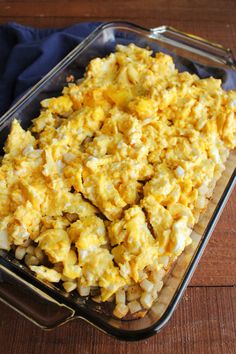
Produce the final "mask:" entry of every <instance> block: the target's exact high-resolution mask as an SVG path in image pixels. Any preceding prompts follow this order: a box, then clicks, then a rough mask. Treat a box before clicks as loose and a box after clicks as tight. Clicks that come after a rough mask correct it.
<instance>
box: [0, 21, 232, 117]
mask: <svg viewBox="0 0 236 354" xmlns="http://www.w3.org/2000/svg"><path fill="white" fill-rule="evenodd" d="M99 24H100V23H98V22H91V23H80V24H76V25H73V26H71V27H67V28H64V29H42V30H39V29H34V28H31V27H25V26H22V25H19V24H17V23H9V24H6V25H2V26H0V48H1V51H0V116H1V115H2V114H3V113H4V112H6V111H7V109H8V108H9V107H10V106H11V104H12V103H14V102H15V101H16V100H17V99H18V98H19V97H20V96H21V95H22V94H23V93H25V92H26V91H27V90H28V89H29V88H30V87H32V86H33V85H34V84H35V83H37V82H38V81H39V80H40V79H41V78H42V77H43V76H44V75H45V74H46V73H47V72H48V71H49V70H50V69H52V68H53V67H54V66H55V65H56V64H57V63H58V62H59V61H60V60H61V59H62V58H64V57H65V56H66V54H68V53H69V52H70V51H71V50H72V49H73V48H74V47H75V46H76V45H78V44H79V43H80V42H81V41H82V40H83V39H84V38H85V37H87V36H88V35H89V34H90V33H91V32H92V31H93V30H94V29H95V28H96V27H97V26H98V25H99ZM120 35H121V36H122V34H120ZM126 42H127V39H126V37H125V36H124V38H122V43H123V44H128V42H127V43H126ZM156 48H157V50H159V47H158V45H156ZM167 53H168V51H167ZM174 60H175V64H176V66H177V68H178V69H179V70H180V71H185V70H187V71H189V72H190V73H196V74H197V75H199V76H200V77H201V78H204V77H209V76H214V77H216V78H219V79H221V80H222V83H223V87H224V89H233V88H234V89H235V88H236V72H235V71H233V70H225V69H217V68H214V67H206V66H203V65H200V64H197V63H195V62H192V61H190V60H187V59H183V58H181V57H179V56H177V55H176V56H175V58H174Z"/></svg>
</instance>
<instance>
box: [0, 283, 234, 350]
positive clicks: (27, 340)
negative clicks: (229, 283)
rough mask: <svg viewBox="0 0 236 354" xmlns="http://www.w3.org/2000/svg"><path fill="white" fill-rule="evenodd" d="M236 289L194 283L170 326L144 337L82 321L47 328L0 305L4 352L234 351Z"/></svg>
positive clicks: (0, 324) (0, 337) (0, 331)
mask: <svg viewBox="0 0 236 354" xmlns="http://www.w3.org/2000/svg"><path fill="white" fill-rule="evenodd" d="M235 299H236V288H235V287H229V288H212V287H210V288H189V289H187V292H186V295H185V296H184V297H183V299H182V302H181V303H180V305H179V307H178V309H177V310H176V312H175V313H174V315H173V317H172V319H171V320H170V322H169V323H168V324H167V326H166V327H165V328H164V329H163V330H162V331H161V332H160V333H158V334H157V335H155V336H154V337H151V338H149V339H147V340H143V341H141V342H136V343H129V342H120V341H117V340H116V339H114V338H111V337H109V336H107V335H105V334H103V333H101V332H100V331H98V330H97V329H95V328H93V327H91V326H90V325H89V324H86V323H85V322H83V321H81V320H75V321H72V322H71V323H68V324H66V325H63V326H62V327H59V328H57V329H55V330H53V331H50V332H45V331H42V330H41V329H39V328H37V327H36V326H34V325H32V324H31V323H30V322H28V321H27V320H25V319H23V318H22V317H20V316H19V315H18V314H16V313H15V312H14V311H13V310H11V309H9V308H7V307H6V306H5V305H3V304H0V312H1V319H0V343H1V353H4V354H8V353H11V354H26V353H27V354H39V353H45V354H46V353H48V354H62V353H70V354H73V353H74V354H75V353H93V354H100V353H102V354H108V353H109V354H110V353H112V352H113V353H119V354H131V353H132V354H133V353H135V352H138V353H140V354H142V353H145V354H146V353H165V354H173V353H184V354H201V353H202V354H208V353H209V354H221V353H222V354H233V353H235V348H236V336H235V333H236V300H235Z"/></svg>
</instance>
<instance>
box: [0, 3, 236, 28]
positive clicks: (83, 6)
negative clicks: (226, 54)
mask: <svg viewBox="0 0 236 354" xmlns="http://www.w3.org/2000/svg"><path fill="white" fill-rule="evenodd" d="M188 4H189V2H188V1H184V2H183V3H182V2H181V1H179V2H176V1H174V0H172V1H165V0H162V1H159V2H157V1H155V0H146V1H142V2H141V1H140V2H139V6H137V2H136V1H135V0H132V1H126V0H120V1H118V2H116V4H115V9H114V2H113V1H111V0H110V1H106V2H105V3H104V2H103V1H101V0H100V1H83V2H82V1H80V2H79V1H70V2H68V1H60V2H58V3H57V4H55V1H52V0H51V1H47V4H46V6H45V2H40V1H37V2H36V1H31V2H24V1H22V2H15V1H13V2H8V1H5V2H2V3H1V16H2V17H4V16H6V17H8V16H13V17H16V16H20V15H21V16H25V17H32V16H33V17H34V16H35V15H36V14H37V15H38V16H46V17H48V16H53V17H57V16H61V15H62V14H63V17H75V16H79V17H84V18H91V17H94V16H96V17H98V18H104V17H113V18H114V17H116V18H121V17H123V18H129V19H130V20H131V19H132V18H137V17H140V18H156V17H158V16H160V18H163V20H167V19H170V18H172V19H175V20H176V19H177V20H179V19H180V18H181V19H183V20H185V19H188V21H195V20H196V19H198V20H199V19H201V22H204V21H212V20H214V22H215V23H216V22H217V23H219V24H220V23H225V22H226V19H227V22H228V23H230V22H231V23H234V19H235V2H234V1H226V2H224V1H220V0H218V1H217V4H214V6H212V7H211V9H210V11H209V5H208V4H207V3H206V2H205V1H200V2H197V1H193V2H192V3H191V7H190V6H188ZM114 10H115V13H114ZM206 10H208V11H206Z"/></svg>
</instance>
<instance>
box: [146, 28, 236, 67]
mask: <svg viewBox="0 0 236 354" xmlns="http://www.w3.org/2000/svg"><path fill="white" fill-rule="evenodd" d="M150 36H151V37H153V38H157V39H159V40H161V41H162V42H165V43H168V44H171V45H174V46H175V47H178V48H180V49H184V50H187V51H189V52H192V53H194V54H197V55H201V56H204V57H206V58H208V59H211V60H214V61H216V62H218V63H219V62H220V63H223V64H225V65H228V66H230V67H231V68H232V69H236V60H235V58H234V55H233V53H232V50H231V49H230V48H224V47H223V46H221V45H220V44H216V43H212V42H210V41H208V40H206V39H203V38H201V37H198V36H195V35H192V34H188V33H185V32H181V31H178V30H176V29H175V28H172V27H168V26H161V27H156V28H152V29H151V35H150Z"/></svg>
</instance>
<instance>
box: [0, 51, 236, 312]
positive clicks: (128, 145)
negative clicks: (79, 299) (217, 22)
mask: <svg viewBox="0 0 236 354" xmlns="http://www.w3.org/2000/svg"><path fill="white" fill-rule="evenodd" d="M41 107H42V108H41V112H40V115H39V116H38V117H37V118H35V119H34V120H33V122H32V127H31V128H30V129H29V130H27V131H25V130H24V129H23V128H22V127H21V125H20V122H18V121H17V120H14V121H13V123H12V127H11V132H10V134H9V136H8V139H7V141H6V144H5V148H4V150H5V155H4V156H3V159H2V163H1V167H0V186H1V188H0V248H2V249H5V250H10V249H12V250H13V251H14V252H15V256H16V258H18V259H24V261H25V263H26V264H27V265H28V266H29V267H30V269H31V270H32V271H33V272H34V273H35V274H36V276H37V277H38V278H39V279H41V280H44V281H49V282H55V283H57V282H60V281H61V282H62V284H63V286H64V289H65V290H66V291H67V292H70V291H73V290H75V289H77V291H78V292H79V294H80V295H82V296H87V295H89V294H92V296H93V298H94V300H95V301H112V300H113V298H114V296H115V297H116V307H115V309H114V315H115V316H117V317H120V318H122V317H124V316H125V315H127V314H128V313H131V314H133V313H141V312H140V311H142V310H143V309H146V310H147V309H148V308H150V307H151V305H152V303H153V301H155V299H156V298H157V296H158V291H160V290H161V287H162V285H163V277H164V276H165V274H166V272H167V271H168V269H170V267H171V265H172V264H173V262H174V261H175V260H176V258H177V257H178V256H179V255H180V254H181V253H182V252H183V250H184V249H185V247H186V246H187V245H189V244H190V243H191V237H190V235H191V230H192V228H193V225H194V224H195V223H196V222H197V221H198V218H199V215H200V214H201V213H202V212H203V211H204V209H205V208H206V205H207V200H208V199H207V198H209V197H210V196H211V193H212V190H213V188H214V185H215V183H216V180H217V179H218V178H219V177H220V175H221V173H222V171H223V169H224V163H225V161H226V159H227V156H228V154H229V151H230V149H233V148H234V147H235V142H236V113H235V112H236V92H234V91H229V92H225V91H224V90H223V89H222V88H221V80H217V79H214V78H212V77H210V78H207V79H200V78H199V77H198V76H196V75H191V74H189V73H188V72H182V73H180V72H178V71H177V70H176V68H175V65H174V63H173V61H172V58H171V57H170V56H168V55H165V54H163V53H157V54H155V55H154V56H152V52H151V51H149V50H147V49H143V48H139V47H137V46H135V45H134V44H130V45H129V46H122V45H118V46H117V48H116V52H115V53H112V54H110V55H109V56H108V57H106V58H102V59H101V58H96V59H93V60H92V61H91V62H90V63H89V65H88V67H87V70H86V74H85V77H84V79H83V80H82V81H80V82H78V83H70V84H69V85H68V86H67V87H65V88H64V90H63V93H62V95H61V96H59V97H53V98H48V99H45V100H43V101H42V102H41ZM94 294H95V295H94Z"/></svg>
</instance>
